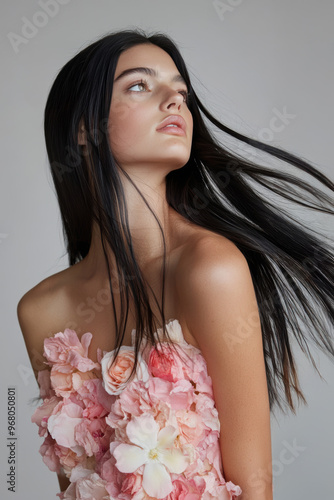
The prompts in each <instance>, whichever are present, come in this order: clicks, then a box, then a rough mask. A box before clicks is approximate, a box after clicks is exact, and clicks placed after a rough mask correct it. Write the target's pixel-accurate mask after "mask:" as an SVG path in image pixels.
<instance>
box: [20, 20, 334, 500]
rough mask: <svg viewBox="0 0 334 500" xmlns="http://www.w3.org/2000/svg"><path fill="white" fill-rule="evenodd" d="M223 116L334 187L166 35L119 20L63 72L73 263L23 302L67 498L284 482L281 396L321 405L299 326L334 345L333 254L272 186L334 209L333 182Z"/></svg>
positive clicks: (51, 457)
mask: <svg viewBox="0 0 334 500" xmlns="http://www.w3.org/2000/svg"><path fill="white" fill-rule="evenodd" d="M204 117H206V119H208V120H209V122H211V124H213V125H214V126H215V127H217V128H218V129H220V130H221V131H224V132H225V133H227V134H229V135H231V136H233V137H235V138H237V139H239V140H240V141H242V142H243V143H246V144H248V145H250V146H252V147H254V148H256V149H259V150H264V151H266V152H267V153H268V154H270V155H272V156H275V157H276V158H279V159H281V160H284V161H285V162H287V163H289V164H290V165H291V166H292V167H294V168H296V169H297V171H298V169H299V170H300V171H303V172H306V173H308V174H309V175H310V176H311V178H313V180H316V181H318V182H319V183H320V184H321V185H322V187H325V188H328V189H333V184H332V183H331V182H330V180H329V179H327V178H326V177H325V176H324V175H323V174H322V173H320V172H319V171H318V170H316V169H315V168H314V167H312V166H311V165H310V164H308V163H307V162H305V161H303V160H301V159H299V158H297V157H295V156H293V155H291V154H290V153H288V152H286V151H283V150H282V149H279V148H276V147H273V146H269V145H266V144H264V143H262V142H260V141H257V140H254V139H251V138H249V137H246V136H244V135H242V134H240V133H238V132H235V131H233V130H231V129H229V128H228V127H226V126H225V125H223V124H222V123H221V122H219V121H218V120H217V119H215V118H214V117H213V116H212V115H211V114H210V113H209V112H208V111H207V110H206V108H205V107H204V106H203V104H202V103H201V101H200V100H199V98H198V97H197V95H196V93H195V91H194V89H193V87H192V85H191V82H190V78H189V75H188V72H187V69H186V66H185V63H184V61H183V59H182V57H181V55H180V53H179V51H178V49H177V48H176V46H175V44H174V43H173V42H172V41H171V40H170V39H169V38H168V37H167V36H165V35H161V34H154V35H152V36H148V35H146V34H145V33H143V32H141V31H140V30H131V31H130V30H126V31H121V32H117V33H112V34H110V35H107V36H104V37H103V38H102V39H100V40H97V41H96V42H94V43H93V44H91V45H89V46H88V47H87V48H85V49H84V50H82V51H81V52H79V53H78V54H77V55H76V56H75V57H73V59H71V60H70V61H69V62H68V63H67V64H66V65H65V66H64V67H63V68H62V69H61V71H60V72H59V74H58V75H57V77H56V79H55V81H54V83H53V86H52V88H51V91H50V94H49V97H48V100H47V104H46V109H45V138H46V146H47V152H48V157H49V161H50V166H51V171H52V175H53V179H54V183H55V187H56V191H57V195H58V200H59V206H60V211H61V216H62V222H63V227H64V235H65V238H66V243H67V252H68V255H69V265H70V267H69V268H68V269H65V270H64V271H61V272H60V273H57V274H55V275H53V276H50V277H48V278H47V279H45V280H43V281H42V282H41V283H39V284H38V285H37V286H35V287H34V288H33V289H32V290H30V291H29V292H27V293H26V294H25V295H24V296H23V297H22V299H21V300H20V302H19V304H18V318H19V322H20V326H21V329H22V333H23V336H24V339H25V343H26V347H27V350H28V353H29V356H30V359H31V363H32V366H33V368H34V371H35V374H36V378H37V380H38V382H39V384H40V396H41V398H43V399H44V403H43V405H42V406H41V407H39V408H38V409H37V410H36V412H35V414H34V416H33V421H34V422H36V423H37V424H38V425H39V429H40V435H42V436H44V438H45V440H44V443H43V445H42V446H41V450H40V452H41V454H42V455H43V460H44V461H45V463H46V464H47V465H48V466H49V468H51V470H55V471H56V472H57V473H58V476H59V483H60V486H61V488H62V489H63V490H65V488H67V489H66V492H65V493H62V494H60V497H61V498H83V497H84V494H86V496H85V498H88V497H89V495H91V497H92V498H93V497H94V498H98V499H100V498H101V499H102V498H108V499H109V498H110V499H111V498H135V499H136V500H138V499H149V498H166V499H176V498H188V496H186V495H187V494H189V498H190V496H191V498H192V499H194V498H203V499H211V498H217V499H218V498H220V499H227V498H228V499H233V498H236V497H238V498H239V499H241V500H246V499H247V500H271V499H272V498H273V491H272V473H271V436H270V411H273V409H274V407H275V405H277V406H278V407H280V408H281V409H284V407H288V408H290V409H291V410H292V411H294V412H295V405H294V402H293V395H294V394H295V395H296V396H297V398H298V399H299V400H302V401H303V402H304V403H306V401H305V398H304V395H303V393H302V391H301V388H300V386H299V383H298V376H297V370H296V366H295V362H294V356H293V353H292V351H291V347H290V341H291V339H292V338H293V337H295V338H296V339H297V341H298V343H299V345H300V346H301V348H302V349H303V351H304V352H305V353H307V354H308V355H309V356H310V359H311V360H312V363H313V364H314V360H313V358H312V356H311V354H310V352H309V350H308V344H307V342H308V338H307V334H309V338H311V339H312V340H313V341H314V342H315V343H316V345H318V347H319V348H321V349H322V350H323V351H324V352H326V353H327V354H329V355H331V356H334V346H333V337H332V335H331V333H330V331H329V329H328V320H329V322H330V323H332V321H333V303H332V301H331V299H332V297H333V254H332V253H331V250H330V248H328V247H327V246H326V245H325V244H324V243H321V242H320V240H319V239H318V238H317V237H316V235H315V234H313V233H311V232H310V231H309V230H307V229H306V228H305V227H303V226H302V225H301V223H300V222H298V221H295V220H293V219H292V217H291V216H290V215H288V214H286V213H284V211H283V210H282V209H280V208H279V206H278V205H277V203H276V202H275V201H274V200H273V198H272V196H271V195H272V193H275V195H279V196H281V197H282V199H287V200H291V201H294V202H296V203H298V204H299V205H302V206H307V207H309V208H311V209H315V210H318V211H321V212H327V213H333V207H332V204H331V198H330V197H329V196H328V195H327V194H326V193H325V190H324V189H320V188H316V187H314V186H313V185H311V184H309V183H307V182H306V181H304V180H302V179H301V178H299V177H298V176H294V175H293V172H292V168H291V173H288V174H286V173H283V172H282V171H277V170H274V169H273V168H271V167H265V166H262V165H257V164H255V163H254V162H251V161H250V160H247V159H246V158H243V157H241V156H239V155H238V154H236V153H233V152H231V151H230V150H228V149H226V148H225V147H224V145H223V144H221V143H220V142H219V141H218V139H216V138H214V137H213V135H212V133H211V132H210V131H209V128H208V126H207V124H206V123H205V121H204ZM261 190H262V194H261ZM37 318H38V319H37ZM87 332H88V333H87ZM41 356H44V359H45V361H46V362H47V369H45V366H46V365H44V366H43V365H41V364H39V365H38V366H37V364H36V363H35V361H34V360H36V359H38V358H40V357H41ZM42 368H44V369H42ZM182 495H183V496H182Z"/></svg>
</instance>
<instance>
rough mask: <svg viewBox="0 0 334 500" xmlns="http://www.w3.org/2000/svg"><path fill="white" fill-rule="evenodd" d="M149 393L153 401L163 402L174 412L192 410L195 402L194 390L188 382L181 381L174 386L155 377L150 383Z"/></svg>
mask: <svg viewBox="0 0 334 500" xmlns="http://www.w3.org/2000/svg"><path fill="white" fill-rule="evenodd" d="M149 393H150V396H151V398H152V400H154V401H156V400H162V401H164V402H166V403H168V404H169V405H170V406H171V408H173V410H179V409H183V408H190V406H191V405H192V403H193V401H194V400H195V394H194V388H193V386H192V385H191V383H190V382H189V381H188V380H179V381H177V382H175V383H174V384H173V383H172V382H168V380H164V379H160V378H158V377H153V378H151V379H150V381H149Z"/></svg>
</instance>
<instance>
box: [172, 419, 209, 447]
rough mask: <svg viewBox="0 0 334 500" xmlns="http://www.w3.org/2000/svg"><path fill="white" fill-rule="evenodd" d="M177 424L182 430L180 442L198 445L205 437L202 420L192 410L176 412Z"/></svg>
mask: <svg viewBox="0 0 334 500" xmlns="http://www.w3.org/2000/svg"><path fill="white" fill-rule="evenodd" d="M176 418H177V423H178V426H179V429H180V436H179V440H180V443H181V445H182V444H184V443H189V444H192V445H193V446H194V447H196V446H197V445H198V443H200V442H201V441H202V439H203V438H204V437H205V430H204V427H203V424H202V419H201V417H200V416H199V415H197V413H195V412H194V411H190V410H179V411H177V412H176Z"/></svg>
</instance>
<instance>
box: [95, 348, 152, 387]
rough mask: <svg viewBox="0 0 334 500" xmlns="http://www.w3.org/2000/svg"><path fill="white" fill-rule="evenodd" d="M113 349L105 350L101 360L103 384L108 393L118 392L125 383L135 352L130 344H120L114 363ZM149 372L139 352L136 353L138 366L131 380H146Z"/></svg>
mask: <svg viewBox="0 0 334 500" xmlns="http://www.w3.org/2000/svg"><path fill="white" fill-rule="evenodd" d="M114 352H115V351H111V352H107V353H106V354H105V355H104V356H103V358H102V360H101V367H102V377H103V386H104V388H105V390H106V391H107V392H108V393H109V394H114V395H117V394H120V393H121V392H122V391H123V390H124V388H125V387H126V385H127V382H128V377H129V375H130V373H131V370H132V367H133V365H134V357H135V352H134V349H133V347H131V346H121V349H120V351H119V353H118V356H117V359H116V361H115V363H114V364H113V365H112V359H113V355H114ZM148 378H149V374H148V371H147V366H146V363H145V361H144V360H143V358H142V356H141V354H139V355H138V366H137V371H136V374H135V375H134V378H133V379H132V380H131V381H134V380H138V379H139V380H142V381H143V382H147V380H148Z"/></svg>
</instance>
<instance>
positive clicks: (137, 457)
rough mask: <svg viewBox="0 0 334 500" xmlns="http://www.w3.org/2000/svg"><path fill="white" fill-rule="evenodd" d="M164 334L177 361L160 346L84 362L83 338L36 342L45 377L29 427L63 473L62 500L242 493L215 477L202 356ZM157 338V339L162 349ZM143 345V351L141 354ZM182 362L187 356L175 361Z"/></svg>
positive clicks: (213, 428) (86, 340) (213, 430)
mask: <svg viewBox="0 0 334 500" xmlns="http://www.w3.org/2000/svg"><path fill="white" fill-rule="evenodd" d="M166 329H167V330H168V333H169V335H170V337H171V338H172V340H173V341H174V342H176V349H177V352H179V353H180V355H181V356H180V357H179V356H178V355H177V354H176V353H175V352H174V351H173V350H170V349H167V348H168V346H169V344H167V343H166V342H162V343H161V344H160V345H159V344H158V346H157V347H156V348H155V347H154V346H149V345H148V344H145V347H143V348H141V350H140V355H139V359H138V368H137V370H136V373H135V376H134V378H133V379H131V380H130V381H129V382H127V383H126V379H127V378H128V376H129V374H130V372H131V369H132V367H133V362H134V344H135V330H132V346H122V347H121V350H120V352H119V355H118V357H117V360H116V363H114V364H113V365H112V366H111V364H112V363H111V362H112V355H113V351H112V352H105V351H102V350H101V349H98V350H97V358H96V359H97V360H98V361H97V362H94V361H93V360H92V359H90V358H89V356H88V348H89V345H90V342H91V339H92V334H91V333H90V332H87V333H84V334H83V335H82V336H81V338H80V339H79V338H78V335H77V333H76V332H75V331H74V330H71V329H66V330H65V331H64V332H59V333H56V334H55V335H53V336H52V337H49V338H46V339H45V340H44V356H45V358H46V364H47V365H48V366H49V367H50V369H49V368H47V369H45V370H42V371H40V372H39V373H38V383H39V386H40V396H41V398H42V399H43V403H42V404H41V405H40V406H39V407H38V408H37V409H36V410H35V412H34V414H33V416H32V418H31V420H32V422H34V423H36V424H37V425H38V427H39V435H40V436H42V437H43V438H44V441H43V443H42V445H41V447H40V450H39V451H40V453H41V455H42V457H43V461H44V463H45V464H46V465H47V466H48V468H49V469H50V470H52V471H55V472H57V473H60V472H64V473H65V474H66V476H67V477H68V478H69V480H70V485H69V487H68V488H67V489H66V490H65V491H63V492H61V493H58V495H57V496H58V497H59V498H61V499H65V500H69V499H71V500H74V499H79V500H93V499H95V500H113V499H123V500H130V499H134V500H153V499H164V500H177V499H178V500H199V499H203V500H212V499H220V500H234V499H236V498H237V497H238V496H239V495H240V494H241V493H242V490H241V488H240V486H237V485H235V484H233V483H232V482H231V481H228V482H226V481H225V479H224V477H223V469H222V461H221V452H220V446H219V433H220V422H219V419H218V412H217V409H216V407H215V402H214V396H213V390H212V380H211V378H210V376H209V375H208V373H207V365H206V362H205V359H204V357H203V355H202V354H201V351H200V350H199V349H197V348H196V347H194V346H192V345H190V344H188V343H187V342H186V341H185V339H184V337H183V333H182V329H181V325H180V323H179V322H178V320H176V319H174V320H172V319H171V320H169V322H168V323H167V324H166ZM162 334H163V330H162V328H160V329H158V330H157V332H156V333H155V335H156V336H157V338H158V337H159V338H160V340H161V341H162ZM143 345H144V344H143ZM182 354H183V355H186V356H182Z"/></svg>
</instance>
